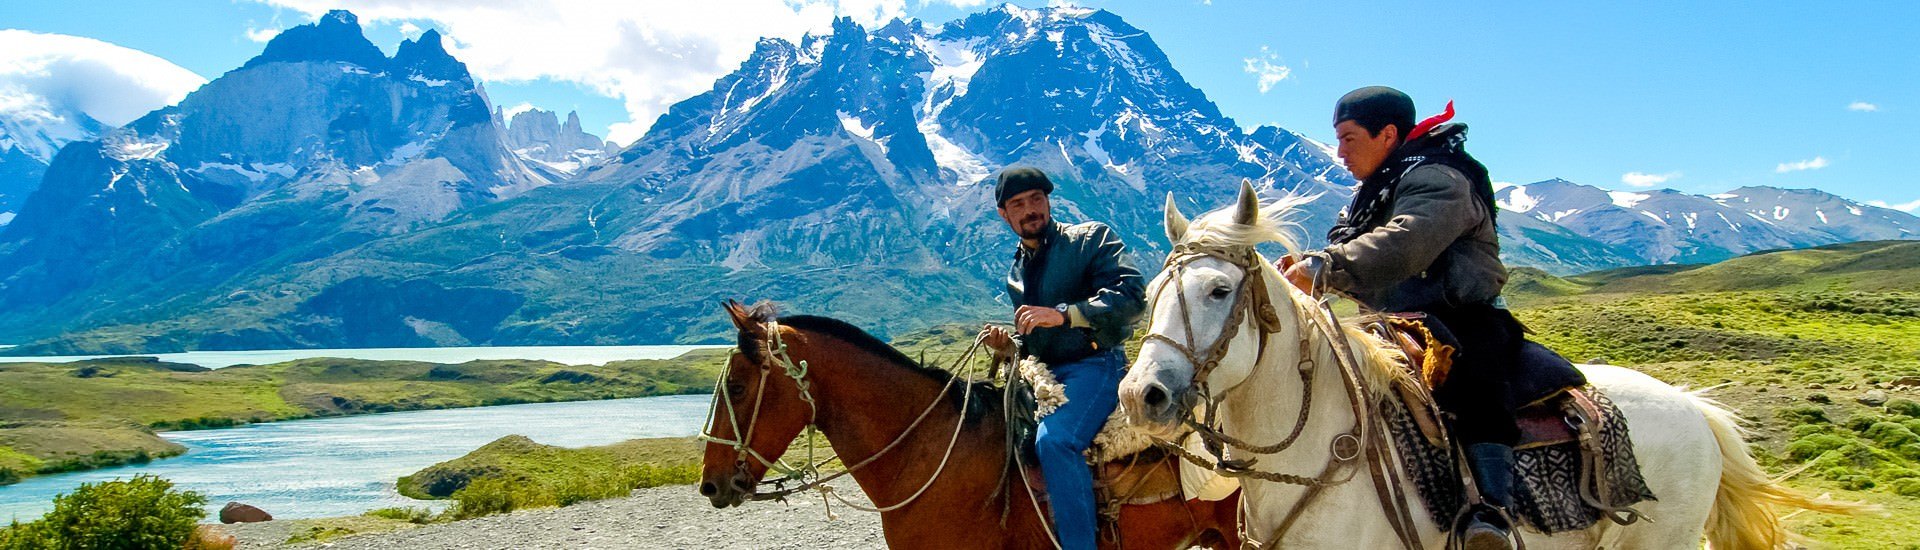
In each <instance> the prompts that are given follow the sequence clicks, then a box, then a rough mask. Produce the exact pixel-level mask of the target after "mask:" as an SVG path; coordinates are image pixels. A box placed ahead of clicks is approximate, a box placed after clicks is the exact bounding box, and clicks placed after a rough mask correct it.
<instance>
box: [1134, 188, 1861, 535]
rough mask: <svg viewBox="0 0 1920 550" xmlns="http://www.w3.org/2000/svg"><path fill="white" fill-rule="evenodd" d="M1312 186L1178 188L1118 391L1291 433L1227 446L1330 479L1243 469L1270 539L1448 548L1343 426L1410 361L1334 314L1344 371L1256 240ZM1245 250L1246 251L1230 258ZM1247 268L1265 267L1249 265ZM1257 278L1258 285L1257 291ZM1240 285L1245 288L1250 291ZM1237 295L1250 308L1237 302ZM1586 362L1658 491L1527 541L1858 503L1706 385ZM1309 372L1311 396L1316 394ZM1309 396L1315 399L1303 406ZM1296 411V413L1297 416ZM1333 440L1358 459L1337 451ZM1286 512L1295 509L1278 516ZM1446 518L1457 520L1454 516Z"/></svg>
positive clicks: (1329, 341)
mask: <svg viewBox="0 0 1920 550" xmlns="http://www.w3.org/2000/svg"><path fill="white" fill-rule="evenodd" d="M1306 200H1307V199H1305V198H1300V197H1295V196H1289V197H1287V198H1284V199H1282V200H1280V201H1278V202H1277V203H1275V204H1272V205H1268V207H1267V209H1268V210H1269V211H1270V214H1269V215H1262V213H1261V212H1260V210H1261V207H1260V205H1259V202H1258V199H1257V198H1256V196H1255V195H1254V192H1253V189H1252V188H1251V186H1248V185H1245V184H1243V185H1242V187H1241V190H1240V200H1239V203H1238V204H1237V205H1235V206H1233V207H1230V208H1226V209H1222V210H1219V211H1215V212H1213V213H1210V214H1208V215H1205V216H1202V217H1201V218H1200V219H1198V220H1195V221H1193V222H1192V223H1191V224H1189V222H1188V221H1187V219H1186V218H1185V217H1184V216H1182V215H1181V214H1180V212H1179V210H1178V209H1177V208H1176V207H1175V206H1174V203H1173V197H1172V196H1171V195H1169V196H1168V198H1167V211H1166V215H1167V219H1166V226H1167V227H1166V230H1167V237H1168V239H1169V240H1171V241H1172V242H1173V243H1174V244H1175V245H1176V252H1175V258H1173V260H1176V261H1178V262H1179V264H1180V265H1177V266H1175V265H1169V268H1168V269H1165V270H1163V271H1162V272H1161V273H1160V275H1159V276H1158V277H1156V278H1155V279H1154V281H1153V283H1152V284H1151V285H1150V286H1149V287H1148V297H1149V299H1150V300H1152V303H1153V306H1152V320H1151V323H1152V324H1151V326H1150V328H1149V334H1150V336H1149V337H1148V340H1147V342H1146V343H1145V344H1144V345H1143V346H1142V347H1141V350H1140V354H1139V357H1138V359H1137V360H1136V361H1135V362H1134V364H1133V365H1132V367H1130V370H1129V372H1128V373H1127V376H1126V378H1125V380H1123V381H1122V382H1121V386H1120V407H1121V408H1122V409H1123V410H1124V411H1125V412H1126V413H1127V416H1128V418H1129V420H1130V421H1131V423H1133V424H1134V425H1135V426H1136V427H1139V428H1142V429H1143V430H1145V431H1147V432H1149V433H1152V434H1154V435H1156V437H1173V435H1174V434H1176V433H1178V431H1177V430H1178V429H1179V428H1180V426H1181V418H1182V417H1183V415H1186V414H1188V413H1189V412H1191V411H1192V410H1194V409H1192V408H1189V407H1192V406H1197V404H1204V403H1206V402H1208V401H1211V402H1213V403H1216V404H1217V406H1218V410H1217V413H1216V414H1217V416H1216V418H1217V419H1218V423H1219V426H1218V427H1219V428H1220V431H1221V432H1222V433H1225V434H1228V435H1230V436H1232V437H1234V438H1236V439H1239V440H1241V441H1243V442H1245V443H1246V444H1247V445H1250V446H1256V447H1258V446H1268V447H1271V446H1272V445H1271V444H1273V443H1275V442H1279V441H1283V440H1287V439H1292V440H1294V441H1296V443H1297V444H1294V445H1290V446H1287V447H1286V448H1284V449H1281V450H1278V451H1276V452H1273V453H1272V454H1255V453H1249V452H1246V451H1243V450H1241V449H1237V448H1233V447H1231V446H1229V447H1228V448H1227V449H1226V452H1225V457H1226V458H1228V459H1231V460H1236V461H1243V460H1247V459H1256V462H1254V464H1253V466H1252V467H1251V469H1252V470H1254V471H1262V472H1269V473H1283V474H1291V475H1296V476H1300V477H1299V478H1294V479H1296V480H1298V479H1312V478H1316V476H1319V478H1320V479H1324V480H1326V483H1325V487H1323V488H1321V489H1320V490H1318V491H1317V494H1316V492H1315V491H1310V490H1309V489H1308V488H1307V487H1306V486H1304V485H1301V484H1298V483H1283V482H1279V481H1274V480H1268V479H1260V478H1255V477H1246V478H1241V487H1242V489H1243V490H1244V494H1243V496H1242V500H1241V503H1242V507H1243V510H1242V513H1243V514H1244V520H1243V526H1242V529H1244V531H1245V533H1246V535H1247V537H1248V539H1249V542H1255V543H1258V544H1260V545H1262V546H1264V547H1267V548H1275V547H1289V548H1398V547H1403V546H1408V545H1409V543H1411V544H1412V545H1415V546H1420V547H1424V548H1441V547H1443V546H1444V545H1445V543H1446V538H1447V533H1446V531H1444V530H1443V529H1444V528H1443V526H1442V522H1436V521H1435V520H1434V518H1432V517H1429V514H1428V513H1427V512H1426V508H1425V507H1424V506H1421V505H1419V504H1418V502H1417V501H1416V502H1413V503H1411V505H1409V506H1406V508H1410V512H1411V514H1410V515H1409V516H1403V517H1407V518H1410V519H1411V525H1410V526H1409V527H1408V528H1407V529H1403V530H1402V531H1411V534H1410V536H1409V538H1410V539H1411V540H1403V537H1402V536H1401V535H1400V534H1398V532H1397V531H1396V530H1395V529H1394V527H1393V525H1394V524H1393V523H1391V522H1390V521H1391V520H1390V519H1389V513H1390V512H1389V511H1388V510H1385V509H1383V508H1385V505H1383V503H1382V499H1381V497H1380V495H1379V494H1377V493H1376V491H1377V490H1378V489H1379V487H1376V485H1375V479H1377V478H1374V477H1372V476H1370V475H1369V473H1370V472H1367V471H1366V470H1364V469H1363V468H1364V467H1365V466H1366V465H1365V464H1360V462H1361V461H1362V460H1361V459H1354V458H1353V457H1354V456H1356V455H1359V454H1361V453H1359V452H1358V451H1356V450H1355V446H1356V445H1358V444H1359V442H1360V441H1361V438H1355V437H1352V436H1343V434H1348V433H1350V432H1354V431H1356V426H1357V424H1356V411H1360V410H1363V409H1361V408H1358V407H1356V406H1355V403H1354V402H1355V401H1362V402H1365V405H1366V406H1368V407H1371V406H1372V405H1374V404H1375V403H1376V402H1378V401H1379V400H1383V399H1389V398H1391V397H1390V396H1391V395H1392V394H1393V393H1394V392H1392V391H1391V390H1390V389H1389V386H1390V384H1392V383H1393V380H1394V378H1396V377H1402V376H1406V375H1405V374H1403V372H1404V371H1402V370H1401V368H1400V367H1399V366H1398V365H1397V364H1396V362H1397V361H1400V360H1401V359H1402V355H1401V354H1400V353H1399V352H1398V351H1395V350H1391V349H1389V348H1388V346H1387V345H1386V344H1385V343H1384V342H1382V341H1381V340H1379V339H1376V338H1374V337H1372V336H1369V335H1368V334H1367V333H1365V332H1364V331H1361V330H1358V329H1357V328H1355V327H1353V326H1340V328H1339V329H1337V330H1339V331H1341V332H1342V333H1344V340H1345V341H1346V343H1347V347H1348V348H1349V350H1348V351H1349V353H1347V354H1344V355H1347V356H1348V357H1350V358H1353V359H1354V361H1355V362H1357V363H1359V364H1358V366H1357V367H1358V368H1356V369H1354V370H1355V371H1357V372H1349V373H1347V374H1343V373H1342V372H1341V370H1342V369H1340V368H1337V367H1336V365H1338V363H1336V361H1337V360H1338V358H1337V357H1336V354H1335V349H1334V346H1335V345H1336V343H1335V340H1334V339H1333V338H1330V334H1329V333H1328V332H1326V331H1323V330H1316V329H1315V327H1316V325H1315V323H1316V321H1315V316H1317V315H1323V313H1322V311H1321V309H1320V305H1319V304H1318V303H1317V302H1315V301H1314V298H1312V297H1311V296H1309V295H1307V294H1305V293H1303V292H1301V291H1300V290H1298V289H1296V288H1295V287H1294V286H1293V285H1291V284H1287V283H1286V282H1285V279H1284V278H1283V277H1282V276H1281V275H1280V273H1279V272H1278V271H1276V270H1275V268H1274V267H1273V266H1272V265H1271V264H1269V263H1268V262H1267V261H1266V260H1265V259H1264V258H1261V257H1260V256H1259V255H1258V254H1257V253H1255V252H1253V251H1252V247H1253V246H1254V245H1256V244H1259V243H1263V242H1278V243H1280V244H1281V245H1282V246H1284V247H1285V248H1286V249H1287V250H1289V251H1292V250H1295V248H1296V247H1295V245H1294V244H1293V242H1292V240H1291V238H1290V237H1289V236H1288V235H1287V233H1286V232H1285V231H1284V229H1285V228H1287V227H1289V226H1292V225H1293V224H1291V223H1290V222H1288V221H1286V218H1287V216H1288V215H1289V212H1290V211H1291V210H1292V209H1294V208H1295V207H1297V206H1299V205H1300V204H1302V203H1304V202H1305V201H1306ZM1221 251H1234V252H1232V253H1226V254H1222V253H1220V252H1221ZM1236 254H1243V256H1236ZM1236 257H1242V258H1245V260H1243V261H1234V259H1233V258H1236ZM1171 263H1173V262H1170V264H1171ZM1249 271H1251V273H1249ZM1250 276H1251V277H1259V278H1261V279H1260V280H1258V281H1248V280H1246V279H1245V278H1246V277H1250ZM1262 291H1264V292H1262ZM1260 293H1264V296H1258V295H1255V294H1260ZM1239 294H1248V295H1249V296H1247V297H1246V298H1248V299H1251V300H1252V302H1251V303H1248V300H1246V299H1242V297H1241V296H1238V295H1239ZM1262 298H1264V300H1265V303H1261V302H1260V299H1262ZM1243 306H1244V307H1243ZM1261 306H1265V307H1268V308H1270V309H1271V310H1272V311H1274V312H1275V313H1277V315H1269V316H1268V319H1267V320H1266V321H1265V323H1264V324H1265V329H1266V330H1263V322H1262V320H1261V319H1259V318H1258V317H1260V315H1258V313H1257V311H1253V310H1254V309H1255V308H1257V307H1261ZM1236 308H1239V309H1241V311H1240V312H1239V313H1236V312H1235V311H1234V310H1235V309H1236ZM1325 315H1326V317H1321V319H1324V320H1326V322H1328V324H1331V319H1332V317H1331V314H1330V313H1326V314H1325ZM1274 317H1277V322H1275V319H1274ZM1320 326H1326V325H1320ZM1263 332H1264V333H1265V334H1262V333H1263ZM1154 335H1157V336H1154ZM1223 336H1224V337H1225V340H1226V341H1224V342H1223V341H1221V339H1222V337H1223ZM1182 348H1185V349H1182ZM1209 359H1211V360H1212V362H1215V363H1217V366H1215V367H1212V368H1209V369H1196V366H1197V365H1196V364H1195V363H1196V362H1198V363H1202V364H1204V363H1208V362H1209ZM1197 370H1198V371H1206V372H1202V373H1201V374H1202V376H1203V379H1201V380H1195V375H1196V371H1197ZM1580 370H1581V372H1583V373H1585V374H1586V377H1587V380H1588V381H1589V382H1590V383H1591V384H1592V385H1593V386H1594V387H1595V388H1598V389H1600V390H1602V391H1604V392H1605V393H1606V394H1607V395H1608V396H1610V397H1611V398H1612V400H1613V402H1614V403H1615V404H1616V405H1617V406H1618V407H1619V409H1620V411H1621V412H1622V413H1624V414H1625V416H1626V420H1627V422H1628V424H1629V425H1630V426H1631V431H1630V433H1631V436H1632V437H1631V439H1632V444H1633V451H1634V454H1635V456H1636V457H1637V458H1638V461H1639V464H1640V469H1641V472H1642V473H1643V474H1644V476H1645V479H1646V484H1647V487H1648V488H1650V489H1651V490H1652V491H1653V493H1654V494H1655V495H1656V496H1657V498H1658V500H1657V501H1648V502H1642V503H1639V504H1637V505H1636V506H1635V507H1636V509H1637V510H1638V511H1640V512H1641V513H1642V514H1643V515H1644V517H1645V518H1647V520H1648V521H1640V522H1637V523H1633V524H1631V525H1628V526H1619V525H1615V524H1614V523H1612V522H1609V521H1607V520H1605V519H1602V520H1601V521H1599V522H1597V523H1596V524H1595V525H1594V526H1593V527H1591V528H1589V529H1587V530H1584V531H1572V532H1563V533H1558V534H1555V535H1553V536H1547V535H1545V534H1542V533H1537V532H1532V531H1528V530H1522V531H1519V533H1520V534H1521V536H1522V537H1524V543H1525V545H1526V548H1529V549H1532V550H1540V549H1551V548H1627V549H1638V548H1661V549H1664V548H1685V547H1694V548H1698V547H1699V546H1700V544H1701V540H1702V538H1703V534H1704V538H1705V540H1707V541H1708V542H1709V543H1710V544H1711V546H1712V547H1713V548H1716V549H1727V548H1741V549H1746V548H1777V547H1780V546H1782V545H1784V544H1786V543H1787V539H1788V537H1789V535H1788V534H1787V532H1786V530H1785V528H1784V527H1783V526H1782V525H1781V523H1780V519H1779V517H1778V516H1776V515H1775V512H1774V510H1773V508H1772V507H1773V506H1775V505H1783V506H1790V507H1799V508H1808V509H1814V510H1821V511H1833V512H1844V511H1849V509H1850V505H1846V504H1840V503H1834V502H1831V501H1827V500H1824V499H1820V500H1815V499H1810V498H1807V497H1803V496H1801V495H1799V494H1797V493H1795V492H1794V491H1792V490H1789V489H1787V488H1785V487H1783V486H1781V485H1779V484H1778V483H1777V482H1776V480H1774V479H1771V478H1770V477H1769V476H1768V475H1767V474H1766V472H1765V471H1764V470H1762V469H1761V468H1760V466H1759V465H1758V464H1756V463H1755V462H1754V460H1753V458H1752V457H1751V456H1749V454H1748V452H1747V445H1746V442H1745V441H1744V440H1743V439H1742V434H1743V430H1742V428H1741V427H1740V426H1739V425H1738V424H1737V419H1736V417H1735V416H1734V414H1733V413H1732V412H1729V411H1727V410H1726V409H1724V408H1721V407H1720V406H1718V405H1716V404H1715V403H1714V402H1712V401H1709V400H1707V399H1706V398H1704V397H1702V396H1700V395H1699V394H1696V393H1689V392H1686V391H1682V390H1680V389H1678V388H1675V387H1673V386H1670V385H1667V384H1665V383H1662V382H1660V381H1659V380H1655V379H1653V378H1652V377H1649V376H1647V375H1645V374H1642V373H1640V372H1638V371H1634V370H1631V369H1626V368H1620V367H1613V366H1607V365H1584V366H1581V367H1580ZM1303 372H1308V374H1305V375H1303V374H1302V373H1303ZM1343 377H1350V378H1343ZM1308 385H1311V390H1310V391H1312V393H1313V394H1314V395H1316V396H1317V398H1312V399H1308V398H1307V395H1306V393H1305V392H1306V391H1307V390H1308V387H1307V386H1308ZM1196 387H1200V388H1206V395H1198V394H1197V393H1196V394H1194V395H1189V394H1190V393H1193V392H1194V390H1195V388H1196ZM1303 401H1308V402H1310V403H1311V405H1310V406H1308V410H1306V411H1305V412H1304V416H1303V415H1302V411H1301V410H1300V409H1301V407H1302V405H1303ZM1364 410H1373V409H1371V408H1368V409H1364ZM1296 418H1298V419H1300V420H1301V421H1300V422H1296V420H1295V419H1296ZM1296 423H1297V424H1300V425H1301V426H1300V427H1299V428H1296V426H1295V424H1296ZM1295 432H1297V434H1295V435H1294V436H1293V437H1292V438H1289V434H1290V433H1295ZM1342 439H1345V441H1342ZM1366 440H1367V441H1378V440H1375V439H1371V437H1368V438H1366ZM1383 446H1384V445H1383ZM1335 454H1343V455H1346V456H1347V457H1348V458H1349V459H1350V460H1349V461H1346V462H1342V461H1339V460H1336V459H1334V458H1333V455H1335ZM1382 462H1383V463H1385V464H1389V466H1388V468H1393V469H1395V470H1396V472H1397V469H1398V467H1399V463H1398V461H1397V458H1396V457H1395V455H1391V454H1387V455H1386V459H1385V460H1383V461H1382ZM1342 469H1345V471H1341V470H1342ZM1269 477H1271V476H1269ZM1403 477H1404V476H1397V477H1389V478H1387V479H1392V480H1398V479H1401V478H1403ZM1383 484H1385V485H1395V484H1397V485H1399V487H1398V488H1397V489H1398V492H1397V495H1399V496H1398V499H1399V500H1400V501H1401V502H1406V501H1407V500H1412V499H1417V498H1418V497H1417V496H1413V495H1417V491H1416V490H1415V488H1414V487H1413V485H1412V482H1410V481H1398V482H1397V483H1396V482H1394V481H1386V482H1384V483H1383ZM1389 494H1395V493H1389ZM1303 501H1304V502H1303ZM1296 507H1299V508H1300V509H1299V511H1298V512H1297V513H1296V512H1293V510H1294V508H1296ZM1289 514H1297V516H1298V517H1297V518H1295V521H1292V522H1290V523H1288V528H1287V529H1285V530H1284V532H1277V531H1278V529H1277V528H1278V527H1280V525H1281V523H1282V522H1283V518H1285V517H1287V516H1288V515H1289ZM1446 519H1447V523H1448V524H1450V522H1451V518H1446ZM1403 523H1405V522H1403ZM1269 539H1278V540H1269Z"/></svg>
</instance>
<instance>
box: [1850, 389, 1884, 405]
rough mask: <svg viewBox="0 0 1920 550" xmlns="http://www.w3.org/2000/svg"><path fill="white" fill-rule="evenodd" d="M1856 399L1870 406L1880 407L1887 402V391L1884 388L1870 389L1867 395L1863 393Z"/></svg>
mask: <svg viewBox="0 0 1920 550" xmlns="http://www.w3.org/2000/svg"><path fill="white" fill-rule="evenodd" d="M1854 401H1859V402H1860V404H1862V405H1866V406H1869V407H1878V406H1881V405H1885V404H1887V392H1886V391H1883V390H1868V391H1867V393H1866V395H1862V396H1860V397H1859V398H1858V399H1855V400H1854Z"/></svg>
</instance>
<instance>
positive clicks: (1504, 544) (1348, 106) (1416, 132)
mask: <svg viewBox="0 0 1920 550" xmlns="http://www.w3.org/2000/svg"><path fill="white" fill-rule="evenodd" d="M1452 112H1453V106H1452V105H1451V104H1449V105H1448V106H1447V112H1446V114H1443V115H1441V116H1438V117H1434V118H1432V119H1428V121H1426V122H1423V123H1421V124H1419V125H1415V124H1414V107H1413V99H1412V98H1409V97H1407V95H1406V94H1404V93H1401V92H1400V91H1399V90H1395V89H1393V88H1388V87H1384V86H1374V87H1367V88H1361V89H1358V90H1354V91H1352V92H1350V93H1348V94H1347V95H1346V96H1344V97H1341V98H1340V101H1339V102H1338V103H1337V104H1336V105H1335V107H1334V130H1335V132H1336V137H1337V138H1338V140H1339V149H1338V151H1339V155H1340V158H1341V160H1342V161H1343V162H1345V164H1346V166H1347V169H1348V170H1350V171H1352V172H1353V176H1354V177H1355V178H1359V179H1360V180H1361V184H1360V188H1359V190H1358V191H1356V192H1355V193H1354V196H1353V202H1352V204H1350V205H1349V206H1347V209H1346V210H1345V212H1344V213H1343V214H1342V216H1341V218H1340V221H1339V222H1338V223H1337V224H1336V225H1335V226H1334V228H1333V230H1332V231H1330V232H1328V234H1327V240H1328V242H1329V243H1330V244H1329V245H1328V246H1327V247H1326V248H1325V249H1323V250H1320V251H1316V252H1309V253H1306V254H1302V255H1300V256H1297V257H1289V258H1287V259H1283V260H1282V262H1281V264H1282V267H1283V268H1284V269H1286V275H1287V278H1288V280H1290V281H1292V282H1293V283H1294V284H1295V285H1297V286H1299V287H1301V288H1302V289H1307V290H1309V291H1310V292H1311V291H1313V290H1319V289H1331V290H1335V291H1338V292H1340V293H1343V294H1346V295H1348V296H1351V297H1353V298H1354V299H1355V300H1357V301H1359V302H1360V303H1362V304H1364V305H1365V306H1367V307H1368V308H1370V309H1373V310H1376V311H1381V312H1389V313H1402V312H1414V313H1421V314H1424V315H1425V317H1426V318H1427V319H1428V320H1431V321H1438V324H1440V325H1441V326H1443V327H1444V328H1445V329H1446V330H1448V331H1450V332H1451V333H1452V335H1453V337H1454V339H1455V340H1456V343H1455V346H1456V348H1457V353H1456V354H1455V356H1454V357H1453V368H1452V371H1451V372H1450V373H1449V374H1448V381H1447V383H1446V384H1445V385H1443V386H1442V387H1440V388H1436V391H1435V397H1436V398H1437V399H1438V401H1439V404H1440V406H1441V408H1442V409H1443V410H1445V411H1446V412H1448V413H1450V414H1451V415H1452V416H1453V417H1454V421H1453V422H1452V424H1451V426H1449V428H1450V431H1451V433H1452V434H1453V436H1454V437H1455V438H1456V439H1457V440H1458V441H1460V442H1461V444H1462V445H1464V448H1465V451H1466V456H1467V458H1468V461H1469V465H1470V467H1471V468H1472V473H1473V478H1474V481H1475V483H1476V485H1477V486H1478V489H1479V493H1480V495H1481V497H1482V499H1483V500H1484V502H1485V504H1487V505H1489V506H1493V507H1498V508H1501V509H1503V510H1504V509H1507V508H1509V507H1511V506H1512V496H1511V495H1512V491H1513V477H1512V467H1513V446H1514V445H1515V444H1516V443H1517V442H1518V440H1519V438H1520V431H1519V429H1518V427H1517V426H1516V425H1515V420H1514V408H1515V405H1514V403H1512V399H1511V396H1510V395H1509V391H1508V385H1509V379H1510V377H1511V376H1512V374H1511V372H1512V371H1513V364H1514V362H1515V361H1517V360H1518V356H1519V351H1520V345H1521V343H1522V338H1523V335H1522V331H1523V329H1522V328H1521V326H1520V323H1519V321H1517V320H1515V319H1514V317H1513V315H1512V314H1511V313H1509V312H1508V311H1507V310H1506V308H1505V304H1504V302H1503V301H1502V300H1501V298H1500V291H1501V288H1502V287H1503V286H1505V284H1506V280H1507V272H1506V268H1505V266H1503V265H1502V264H1501V262H1500V243H1499V237H1498V235H1497V234H1496V233H1495V232H1494V217H1495V213H1496V212H1497V211H1498V210H1496V208H1495V205H1494V200H1493V186H1492V182H1491V181H1490V180H1489V178H1488V176H1487V169H1486V167H1485V166H1482V165H1481V164H1480V162H1479V161H1476V160H1474V158H1473V157H1472V156H1471V155H1468V154H1467V152H1466V151H1465V150H1464V149H1463V148H1462V145H1463V144H1464V143H1465V141H1466V132H1467V129H1466V126H1465V125H1462V124H1441V123H1443V122H1445V120H1446V119H1447V118H1450V117H1451V115H1452ZM1462 529H1463V530H1462V532H1461V535H1462V540H1463V541H1464V542H1465V546H1466V548H1470V549H1482V548H1485V549H1493V548H1511V547H1512V543H1511V539H1510V537H1509V531H1510V529H1511V526H1510V525H1507V523H1506V521H1505V520H1504V519H1503V518H1502V515H1501V514H1498V513H1494V512H1493V511H1492V510H1480V511H1478V512H1476V513H1475V514H1474V516H1473V517H1472V518H1471V520H1470V521H1469V522H1468V523H1467V524H1466V525H1465V526H1464V527H1463V528H1462Z"/></svg>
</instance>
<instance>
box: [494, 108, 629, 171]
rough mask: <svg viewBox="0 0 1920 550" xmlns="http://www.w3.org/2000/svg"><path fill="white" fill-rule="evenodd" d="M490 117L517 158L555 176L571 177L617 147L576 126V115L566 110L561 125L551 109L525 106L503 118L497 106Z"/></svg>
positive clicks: (578, 123) (578, 121)
mask: <svg viewBox="0 0 1920 550" xmlns="http://www.w3.org/2000/svg"><path fill="white" fill-rule="evenodd" d="M494 120H495V123H496V124H499V125H500V127H502V128H505V129H506V136H507V147H510V148H512V149H513V154H515V155H518V156H519V157H520V158H521V160H525V161H527V162H530V163H533V164H534V165H536V166H538V167H541V168H545V169H547V170H550V171H552V172H553V174H554V175H555V176H556V179H562V178H565V177H566V176H571V175H573V174H575V173H577V172H579V171H580V170H581V169H583V168H586V167H588V166H592V165H594V164H596V163H598V162H600V159H603V158H606V157H607V155H611V154H613V153H615V152H618V151H619V150H620V147H619V146H618V145H614V143H613V142H611V141H606V140H603V139H600V136H596V135H593V134H589V133H587V131H586V130H584V129H581V128H580V114H579V113H575V112H569V113H567V121H566V123H564V124H562V123H561V122H560V118H559V117H558V116H556V115H555V114H554V112H553V111H544V110H540V109H529V110H525V111H521V112H518V113H514V114H513V116H512V117H511V118H507V117H505V116H504V115H503V113H502V112H501V111H500V110H499V109H495V110H494Z"/></svg>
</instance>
